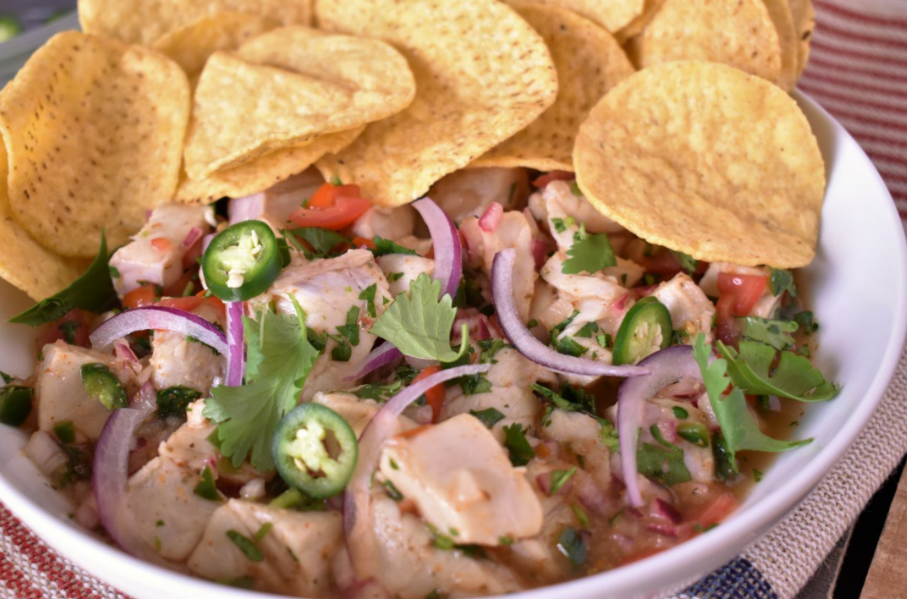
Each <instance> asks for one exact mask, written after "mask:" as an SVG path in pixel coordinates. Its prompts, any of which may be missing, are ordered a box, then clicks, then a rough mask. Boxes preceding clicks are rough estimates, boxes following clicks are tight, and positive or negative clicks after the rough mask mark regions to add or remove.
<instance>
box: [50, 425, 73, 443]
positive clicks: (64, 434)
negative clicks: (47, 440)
mask: <svg viewBox="0 0 907 599" xmlns="http://www.w3.org/2000/svg"><path fill="white" fill-rule="evenodd" d="M54 434H55V435H56V436H57V439H59V440H60V443H63V444H64V445H69V444H70V443H73V442H75V440H76V429H75V426H73V424H72V420H64V421H63V422H58V423H57V424H56V425H54Z"/></svg>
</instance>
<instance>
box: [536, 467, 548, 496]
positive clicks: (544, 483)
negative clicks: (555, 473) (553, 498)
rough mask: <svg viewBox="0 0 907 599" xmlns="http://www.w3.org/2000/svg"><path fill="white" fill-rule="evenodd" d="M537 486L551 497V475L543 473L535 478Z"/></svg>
mask: <svg viewBox="0 0 907 599" xmlns="http://www.w3.org/2000/svg"><path fill="white" fill-rule="evenodd" d="M535 484H537V485H538V486H539V490H540V491H541V492H542V493H544V494H545V495H551V473H550V472H543V473H541V474H539V475H538V476H536V477H535Z"/></svg>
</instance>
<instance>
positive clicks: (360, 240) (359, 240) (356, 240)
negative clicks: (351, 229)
mask: <svg viewBox="0 0 907 599" xmlns="http://www.w3.org/2000/svg"><path fill="white" fill-rule="evenodd" d="M353 247H354V248H358V249H360V250H361V249H365V248H371V249H375V248H376V247H378V246H376V245H375V242H374V241H372V240H371V239H366V238H365V237H353Z"/></svg>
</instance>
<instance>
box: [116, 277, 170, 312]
mask: <svg viewBox="0 0 907 599" xmlns="http://www.w3.org/2000/svg"><path fill="white" fill-rule="evenodd" d="M160 296H161V292H160V289H159V288H158V286H157V285H152V284H151V283H148V284H147V285H142V286H141V287H137V288H135V289H133V290H132V291H130V292H129V293H127V294H126V295H125V296H124V297H123V307H125V308H129V309H132V308H141V307H142V306H150V305H151V304H153V303H154V302H156V301H157V300H158V298H160Z"/></svg>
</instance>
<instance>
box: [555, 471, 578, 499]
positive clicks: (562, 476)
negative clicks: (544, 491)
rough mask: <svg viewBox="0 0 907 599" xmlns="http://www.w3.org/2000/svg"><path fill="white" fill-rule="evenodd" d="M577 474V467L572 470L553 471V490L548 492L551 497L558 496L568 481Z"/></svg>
mask: <svg viewBox="0 0 907 599" xmlns="http://www.w3.org/2000/svg"><path fill="white" fill-rule="evenodd" d="M574 474H576V466H574V467H573V468H571V469H570V470H552V471H551V490H550V491H549V492H548V494H549V495H556V494H557V492H558V491H560V490H561V489H562V488H563V487H564V485H565V484H567V481H568V480H570V478H571V477H572V476H573V475H574Z"/></svg>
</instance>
